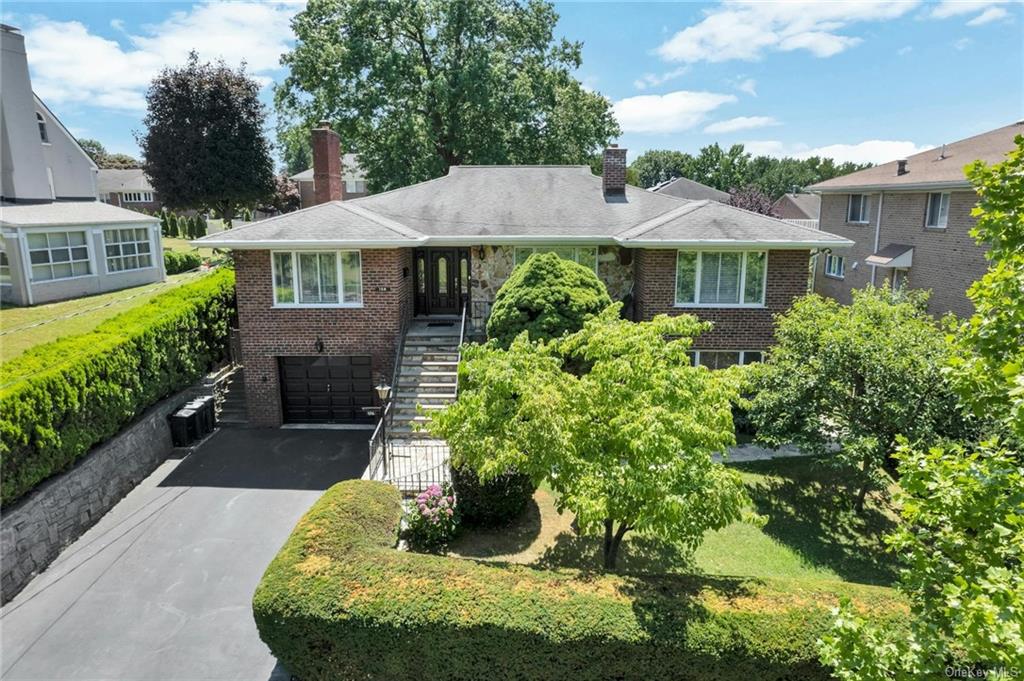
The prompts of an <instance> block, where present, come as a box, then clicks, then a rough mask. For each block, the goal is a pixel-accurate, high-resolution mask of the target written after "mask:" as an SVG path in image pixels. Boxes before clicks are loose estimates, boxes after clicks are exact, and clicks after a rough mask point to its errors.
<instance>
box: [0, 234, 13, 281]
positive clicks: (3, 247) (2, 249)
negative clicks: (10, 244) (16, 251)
mask: <svg viewBox="0 0 1024 681" xmlns="http://www.w3.org/2000/svg"><path fill="white" fill-rule="evenodd" d="M0 256H2V257H3V258H4V259H6V260H7V264H6V265H4V264H3V262H0V286H11V285H13V283H14V280H13V279H12V278H11V254H10V253H8V252H7V242H6V241H5V240H4V239H0ZM4 270H7V273H6V277H7V280H6V281H4V279H3V277H4Z"/></svg>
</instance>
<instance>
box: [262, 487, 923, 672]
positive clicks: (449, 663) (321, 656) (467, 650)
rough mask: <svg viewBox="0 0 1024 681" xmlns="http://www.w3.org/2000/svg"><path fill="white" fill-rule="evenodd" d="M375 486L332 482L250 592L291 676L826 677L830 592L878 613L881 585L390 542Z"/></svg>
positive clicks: (887, 602) (890, 602) (389, 506)
mask: <svg viewBox="0 0 1024 681" xmlns="http://www.w3.org/2000/svg"><path fill="white" fill-rule="evenodd" d="M400 515H401V507H400V502H399V496H398V493H397V492H396V491H395V490H394V489H393V488H391V487H390V486H388V485H386V484H384V483H378V482H369V481H349V482H342V483H339V484H337V485H335V486H334V487H332V488H331V489H329V490H328V491H327V492H326V493H325V494H324V496H323V497H321V499H320V500H319V501H317V503H316V504H315V505H314V506H313V507H312V508H311V509H310V511H309V512H308V513H307V514H306V515H305V516H304V517H303V518H302V520H301V521H300V522H299V524H298V525H297V526H296V528H295V530H294V532H293V533H292V535H291V537H290V538H289V539H288V541H287V542H286V543H285V545H284V547H283V548H282V549H281V552H280V553H279V554H278V555H277V557H276V558H275V559H274V561H273V562H272V563H271V565H270V567H268V568H267V571H266V573H265V574H264V576H263V579H262V581H261V582H260V584H259V586H258V587H257V590H256V594H255V596H254V599H253V611H254V614H255V619H256V625H257V627H258V629H259V632H260V636H261V638H262V639H263V641H264V642H266V644H267V645H268V646H269V647H270V649H271V651H272V652H273V653H274V655H276V656H277V658H278V659H280V660H281V662H282V663H283V664H284V666H285V667H286V668H287V669H288V671H289V672H291V673H292V674H293V675H295V676H296V677H297V678H301V679H302V680H303V681H321V680H326V679H396V680H404V679H409V680H413V679H415V680H416V681H420V680H422V679H424V678H444V679H485V678H508V679H545V680H547V679H551V680H555V679H644V680H650V679H683V680H687V679H693V680H696V679H701V680H707V679H717V680H731V679H737V680H739V679H743V680H748V679H758V680H759V681H769V680H771V679H777V680H781V679H794V680H795V679H802V680H808V679H827V678H829V674H828V670H826V669H824V668H823V667H822V666H821V665H820V664H819V662H818V661H817V658H816V655H815V641H816V639H817V638H818V637H819V636H820V634H821V633H822V632H823V631H824V630H825V629H826V628H827V627H828V626H829V624H830V622H831V614H830V608H831V607H832V606H833V605H835V604H836V603H837V602H838V597H839V596H840V595H847V596H849V597H851V599H852V600H853V602H854V603H855V605H856V606H857V607H858V608H859V609H860V610H861V611H863V612H871V613H872V614H873V615H874V616H876V617H879V618H881V619H886V620H889V621H899V620H900V619H902V618H905V617H906V612H907V608H906V605H905V604H904V603H903V602H902V601H901V600H900V599H899V598H898V597H897V596H896V595H895V592H893V591H892V590H890V589H885V588H881V587H870V586H860V585H854V584H848V583H844V582H828V581H820V582H810V583H809V582H807V581H796V580H792V581H777V580H773V581H758V580H742V579H729V578H710V577H698V576H673V575H659V576H639V575H633V576H620V575H610V574H599V573H598V574H583V573H579V572H576V571H571V570H559V571H555V570H535V569H531V568H527V567H523V566H508V565H504V566H502V565H494V564H490V565H489V564H485V563H479V562H475V561H470V560H463V559H457V558H446V557H443V556H431V555H422V554H415V553H407V552H399V551H397V550H395V549H394V548H393V547H394V546H395V539H396V534H397V527H398V522H399V517H400Z"/></svg>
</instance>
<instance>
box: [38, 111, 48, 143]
mask: <svg viewBox="0 0 1024 681" xmlns="http://www.w3.org/2000/svg"><path fill="white" fill-rule="evenodd" d="M36 123H38V124H39V139H41V140H42V141H43V144H49V143H50V136H49V135H48V134H47V133H46V119H45V118H43V114H41V113H39V112H38V111H36Z"/></svg>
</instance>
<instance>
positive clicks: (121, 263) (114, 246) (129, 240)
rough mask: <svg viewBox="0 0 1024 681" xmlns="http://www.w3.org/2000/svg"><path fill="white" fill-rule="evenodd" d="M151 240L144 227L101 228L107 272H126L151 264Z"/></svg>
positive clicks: (150, 265)
mask: <svg viewBox="0 0 1024 681" xmlns="http://www.w3.org/2000/svg"><path fill="white" fill-rule="evenodd" d="M151 244H152V242H151V241H150V236H149V230H148V229H146V228H145V227H137V228H134V229H105V230H103V246H104V249H105V251H106V256H107V272H126V271H128V270H141V269H145V268H147V267H152V266H153V252H152V245H151Z"/></svg>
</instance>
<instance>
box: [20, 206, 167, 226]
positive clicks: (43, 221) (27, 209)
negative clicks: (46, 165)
mask: <svg viewBox="0 0 1024 681" xmlns="http://www.w3.org/2000/svg"><path fill="white" fill-rule="evenodd" d="M154 222H159V219H158V218H155V217H153V216H152V215H145V214H143V213H136V212H135V211H133V210H127V209H125V208H118V207H117V206H112V205H110V204H109V203H102V202H100V201H54V202H53V203H4V204H0V225H3V226H5V227H42V226H46V225H115V224H128V223H146V224H153V223H154Z"/></svg>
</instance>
